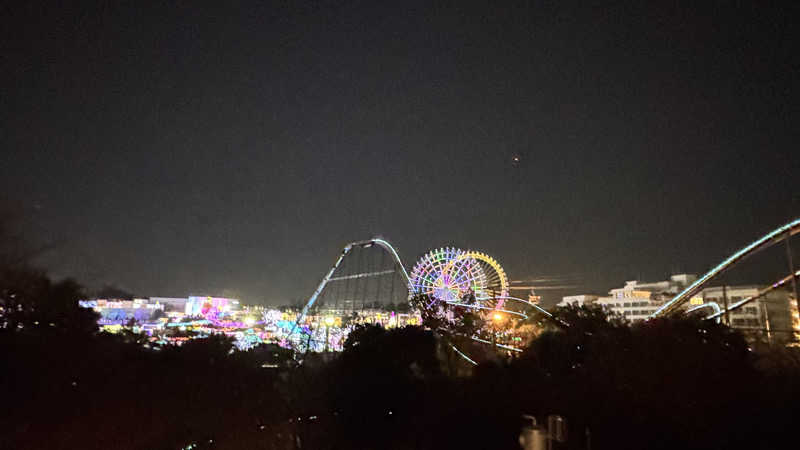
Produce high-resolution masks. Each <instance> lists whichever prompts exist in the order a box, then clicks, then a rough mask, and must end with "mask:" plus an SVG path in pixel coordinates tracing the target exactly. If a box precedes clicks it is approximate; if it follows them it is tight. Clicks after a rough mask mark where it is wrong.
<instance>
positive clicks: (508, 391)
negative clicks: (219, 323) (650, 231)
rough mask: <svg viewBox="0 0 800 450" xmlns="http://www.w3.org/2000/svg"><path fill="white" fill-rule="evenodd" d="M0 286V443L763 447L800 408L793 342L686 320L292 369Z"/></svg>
mask: <svg viewBox="0 0 800 450" xmlns="http://www.w3.org/2000/svg"><path fill="white" fill-rule="evenodd" d="M0 281H1V282H2V286H0V301H2V307H3V311H2V318H0V354H1V355H2V359H3V361H4V369H3V370H2V371H0V395H1V396H2V397H1V398H2V401H3V413H2V418H0V427H1V428H0V448H14V449H45V448H46V449H60V448H61V449H94V448H97V449H100V448H103V449H108V448H114V449H180V448H187V447H190V448H220V449H299V448H302V449H398V450H399V449H441V448H459V449H516V448H519V444H518V443H517V436H518V434H519V431H520V427H521V425H522V421H521V415H522V414H532V415H536V416H538V417H540V418H544V416H546V415H548V414H559V415H561V416H563V417H565V418H566V419H567V422H568V425H569V431H570V437H569V441H568V443H567V445H566V447H565V448H574V449H583V448H588V446H589V445H591V448H592V449H605V448H614V449H643V448H647V449H660V448H664V449H666V448H682V449H693V448H697V449H700V448H702V449H715V448H718V449H730V448H763V449H774V448H780V447H783V446H784V445H785V444H784V442H791V438H792V437H793V436H792V434H791V433H790V432H791V431H792V427H791V422H792V421H793V419H794V413H795V412H796V411H797V410H798V409H797V406H796V405H797V404H798V402H799V401H800V382H799V381H798V380H800V357H799V356H798V352H797V351H796V349H785V348H774V349H766V350H765V351H763V352H753V351H751V349H750V347H749V346H748V344H747V342H745V340H744V339H743V338H742V336H741V335H740V334H738V333H736V332H734V331H732V330H731V329H729V328H727V327H724V326H722V325H719V324H716V323H713V322H710V321H702V320H699V319H696V318H691V317H690V318H666V319H658V320H653V321H649V322H646V323H642V324H637V325H635V326H628V325H625V324H624V323H621V322H619V321H617V320H615V319H614V318H608V317H606V316H605V314H604V313H603V312H602V311H600V310H597V309H587V308H567V309H562V310H558V311H557V312H556V314H557V316H558V319H560V320H562V321H563V322H564V323H567V324H569V326H560V327H559V326H553V327H551V328H549V329H548V330H547V331H545V332H543V333H541V334H540V335H539V336H538V337H537V338H536V339H534V340H533V341H532V343H531V344H530V346H529V347H528V348H526V349H525V351H524V352H522V353H521V354H519V355H517V356H515V357H514V358H513V359H508V358H506V357H499V358H495V359H493V360H492V359H491V358H485V359H486V360H489V361H490V362H486V363H483V364H481V365H479V366H477V367H474V368H470V365H469V364H467V363H466V362H464V360H463V359H462V358H461V357H460V356H458V355H457V354H456V353H455V352H454V350H453V349H452V347H451V346H450V345H451V343H456V344H457V345H458V346H461V347H460V348H462V349H463V350H465V351H467V352H468V353H469V352H481V351H486V346H485V345H484V346H478V347H475V348H473V349H469V348H465V347H463V343H459V342H455V341H454V340H453V339H450V338H448V337H447V336H442V335H435V334H433V333H432V332H431V331H427V330H426V329H424V328H421V327H406V328H401V329H392V330H384V329H382V328H379V327H375V326H366V327H360V328H359V329H357V330H356V331H355V332H353V333H352V334H351V335H350V338H349V339H348V341H347V342H346V344H345V349H344V352H342V353H341V354H338V355H335V356H334V355H307V356H306V357H305V358H304V363H303V364H302V365H296V364H294V363H293V361H294V360H293V358H292V355H291V354H289V353H288V352H287V351H285V350H283V349H279V348H278V347H276V346H262V347H259V348H257V349H256V350H254V351H250V352H237V351H232V346H231V342H230V341H229V340H228V339H226V338H224V337H212V338H210V339H205V340H197V341H191V342H190V343H187V344H186V345H184V346H182V347H180V348H177V347H175V348H165V349H162V350H154V349H149V348H145V347H144V346H143V345H142V344H143V343H144V342H143V340H142V337H141V336H137V335H132V334H122V335H108V334H104V333H98V332H97V331H96V327H94V326H93V324H94V322H93V321H95V320H96V316H94V314H93V313H92V312H91V311H87V310H85V309H81V308H78V307H77V300H78V299H79V298H80V296H81V292H80V288H79V286H77V285H76V284H75V283H72V282H61V283H53V282H51V281H50V280H49V279H47V277H46V276H45V275H44V274H41V273H38V272H35V271H26V270H19V269H17V270H13V271H12V270H6V269H4V270H3V274H2V279H1V280H0ZM587 436H591V438H590V440H589V439H587Z"/></svg>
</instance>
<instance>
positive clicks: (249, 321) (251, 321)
mask: <svg viewBox="0 0 800 450" xmlns="http://www.w3.org/2000/svg"><path fill="white" fill-rule="evenodd" d="M244 323H245V325H247V326H248V327H251V326H253V324H254V323H256V319H255V318H254V317H250V316H247V317H245V318H244Z"/></svg>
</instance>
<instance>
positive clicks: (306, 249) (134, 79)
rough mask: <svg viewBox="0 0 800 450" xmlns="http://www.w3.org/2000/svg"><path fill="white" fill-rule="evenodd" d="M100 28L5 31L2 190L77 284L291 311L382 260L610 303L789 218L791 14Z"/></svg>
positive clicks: (89, 18) (32, 13) (74, 25)
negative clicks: (564, 286)
mask: <svg viewBox="0 0 800 450" xmlns="http://www.w3.org/2000/svg"><path fill="white" fill-rule="evenodd" d="M78 3H82V2H78ZM87 3H88V2H87ZM97 3H103V4H104V6H97V7H85V6H84V7H77V6H56V5H55V4H54V2H43V3H39V4H35V3H33V2H24V3H20V4H18V5H15V6H4V7H2V11H0V16H2V19H0V20H1V21H2V30H3V31H0V33H2V35H1V36H2V49H0V50H2V51H1V52H0V55H1V56H0V63H1V64H2V70H0V80H1V81H2V87H3V89H2V94H0V102H1V103H0V105H2V107H1V108H0V148H2V152H3V158H2V161H3V163H2V165H1V166H0V188H2V190H3V195H4V196H7V197H8V199H7V200H8V201H9V202H10V203H15V204H18V205H21V207H22V209H23V210H24V211H25V213H24V214H25V220H26V223H27V224H28V227H29V232H30V234H31V235H32V237H34V238H35V239H37V240H41V241H46V242H57V243H59V245H58V246H57V248H56V250H54V251H53V252H51V253H50V254H49V255H47V257H46V258H44V259H43V260H42V262H41V264H44V265H46V266H47V267H48V268H50V270H51V271H52V272H53V273H54V274H56V275H58V276H65V275H72V276H75V277H77V278H78V280H79V281H81V282H83V283H85V284H87V285H89V286H99V285H102V284H104V283H114V284H116V285H118V286H121V287H124V288H126V289H129V290H131V291H133V292H134V293H136V294H139V295H187V294H190V293H208V294H227V295H235V296H240V297H241V298H242V299H244V300H245V301H247V302H253V303H257V302H265V303H283V302H284V301H285V300H287V299H292V298H300V297H307V296H308V295H310V293H311V291H312V290H313V288H314V287H315V285H316V284H317V283H318V282H319V279H320V278H321V277H322V275H323V274H324V272H325V271H326V270H327V268H328V267H329V266H330V265H331V264H332V262H333V260H334V259H335V258H336V256H337V255H338V253H339V252H340V250H341V247H342V246H343V244H345V243H347V242H349V241H353V240H359V239H365V238H368V237H371V236H375V235H380V236H383V237H385V238H387V239H388V240H390V241H392V242H393V243H394V244H395V245H396V247H397V248H398V250H399V252H400V254H401V256H403V257H404V259H405V260H406V262H407V264H409V265H411V264H412V263H413V261H414V260H415V258H417V257H418V256H420V255H421V254H422V253H424V252H426V251H427V250H428V249H430V248H431V247H438V246H442V245H447V244H452V245H457V246H462V247H470V248H474V249H479V250H483V251H486V252H488V253H490V254H492V255H494V256H495V257H496V258H497V259H498V260H499V261H500V262H501V263H502V264H503V265H504V266H505V268H506V271H507V272H508V273H509V275H510V276H511V277H512V278H514V279H525V278H531V277H537V276H542V275H549V276H558V277H564V276H566V277H571V278H572V279H573V280H577V281H576V282H577V283H579V284H581V286H580V287H579V288H577V290H578V291H592V290H594V291H600V292H602V291H604V290H607V289H608V288H609V287H611V286H618V285H621V284H622V283H623V281H624V280H626V279H634V278H637V277H643V278H646V279H651V280H652V279H661V278H662V277H664V276H667V275H668V274H669V273H671V272H674V271H695V272H698V271H703V270H704V269H708V268H709V267H710V266H711V265H712V264H715V263H716V262H718V261H719V260H720V259H721V258H723V257H725V256H727V255H728V254H730V253H731V252H732V251H733V250H735V249H736V248H737V247H740V246H742V245H744V244H745V243H747V242H749V241H750V240H752V239H754V238H756V237H757V236H758V235H760V234H762V233H764V232H766V231H768V230H770V229H772V228H774V227H776V226H778V225H780V224H782V223H783V222H785V221H788V220H789V219H790V218H791V217H793V216H797V215H800V196H799V195H798V192H799V191H800V189H798V183H797V174H798V167H800V164H799V162H800V150H798V142H800V107H798V100H799V99H800V95H798V94H799V92H798V90H799V89H800V87H799V85H798V80H799V79H800V77H799V76H798V75H799V73H800V46H798V45H797V44H798V41H797V40H796V39H795V37H794V36H793V35H792V31H794V32H795V33H797V24H798V23H800V11H799V10H798V7H797V6H793V7H791V6H786V7H784V6H772V7H770V6H765V5H763V4H761V3H763V2H759V4H758V5H756V4H755V3H754V4H751V5H744V6H741V5H739V4H734V3H733V2H731V3H728V2H724V3H722V2H721V3H715V2H685V3H684V4H683V5H675V4H674V3H676V2H668V4H669V6H663V5H662V6H659V5H658V4H657V3H656V2H641V1H633V2H629V3H626V4H622V3H619V2H614V3H615V5H614V6H608V5H603V4H592V5H590V4H589V3H588V2H575V3H573V2H565V1H555V2H532V3H530V4H527V5H526V6H520V7H515V8H498V7H497V5H498V3H497V2H487V3H484V4H477V3H468V2H464V1H456V2H451V3H450V4H449V5H448V6H444V4H442V3H440V6H436V7H434V6H430V5H429V4H428V3H431V2H421V3H419V4H414V3H413V2H393V3H395V4H396V6H394V7H389V6H386V5H383V6H381V5H378V3H380V2H375V1H360V2H359V1H355V2H313V3H304V2H299V1H287V2H264V3H258V4H257V3H256V2H253V3H242V4H240V5H238V6H230V5H231V4H233V3H236V2H211V3H209V5H213V6H208V7H207V6H200V4H199V2H163V3H170V4H171V3H176V4H177V5H173V6H165V5H164V4H161V5H159V6H144V5H143V3H149V2H127V3H128V4H127V6H123V5H118V4H117V3H118V2H97ZM120 3H121V2H120ZM158 3H162V2H158ZM698 3H703V4H704V5H703V6H699V7H698V5H697V4H698ZM707 3H709V4H707ZM710 3H714V4H713V5H710ZM737 3H738V2H737ZM786 3H787V5H788V4H790V3H793V2H786ZM345 4H346V5H345ZM387 4H388V3H387ZM698 8H700V9H698ZM515 154H518V155H520V156H521V157H522V164H521V165H520V166H519V167H515V166H514V165H513V164H512V163H511V158H512V155H515ZM780 264H783V262H781V263H780ZM756 266H758V267H756V268H755V269H753V270H761V269H763V268H764V266H762V265H760V264H756ZM759 267H760V268H761V269H759ZM781 267H784V266H781ZM764 270H766V269H764ZM782 275H783V273H782V272H781V273H773V272H771V271H770V272H769V273H766V274H764V277H766V278H769V279H770V280H767V279H764V280H763V281H771V279H776V278H778V276H782Z"/></svg>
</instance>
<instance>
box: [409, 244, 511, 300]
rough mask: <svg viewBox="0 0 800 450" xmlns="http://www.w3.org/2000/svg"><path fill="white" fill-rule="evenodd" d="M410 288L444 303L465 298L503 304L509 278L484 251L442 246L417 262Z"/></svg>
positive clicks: (411, 294)
mask: <svg viewBox="0 0 800 450" xmlns="http://www.w3.org/2000/svg"><path fill="white" fill-rule="evenodd" d="M408 292H409V296H412V297H413V296H416V295H428V296H430V297H431V298H433V299H435V300H438V301H441V302H445V303H460V302H462V301H464V300H465V299H466V300H468V301H473V300H474V301H476V302H477V303H480V304H482V305H484V306H488V307H492V308H501V307H502V305H503V300H502V298H503V297H506V296H507V295H508V278H507V277H506V273H505V271H504V270H503V268H502V267H500V264H498V263H497V261H495V259H494V258H492V257H490V256H488V255H486V254H485V253H481V252H475V251H471V250H461V249H457V248H451V247H448V248H440V249H438V250H432V251H430V252H429V253H428V254H426V255H425V256H423V257H422V258H420V260H419V261H418V262H417V264H416V265H415V266H414V269H413V270H412V271H411V275H410V276H409V286H408ZM498 298H499V300H498Z"/></svg>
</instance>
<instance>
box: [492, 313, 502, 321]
mask: <svg viewBox="0 0 800 450" xmlns="http://www.w3.org/2000/svg"><path fill="white" fill-rule="evenodd" d="M492 319H493V320H494V321H495V322H501V321H502V320H503V315H502V314H500V313H494V314H493V315H492Z"/></svg>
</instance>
